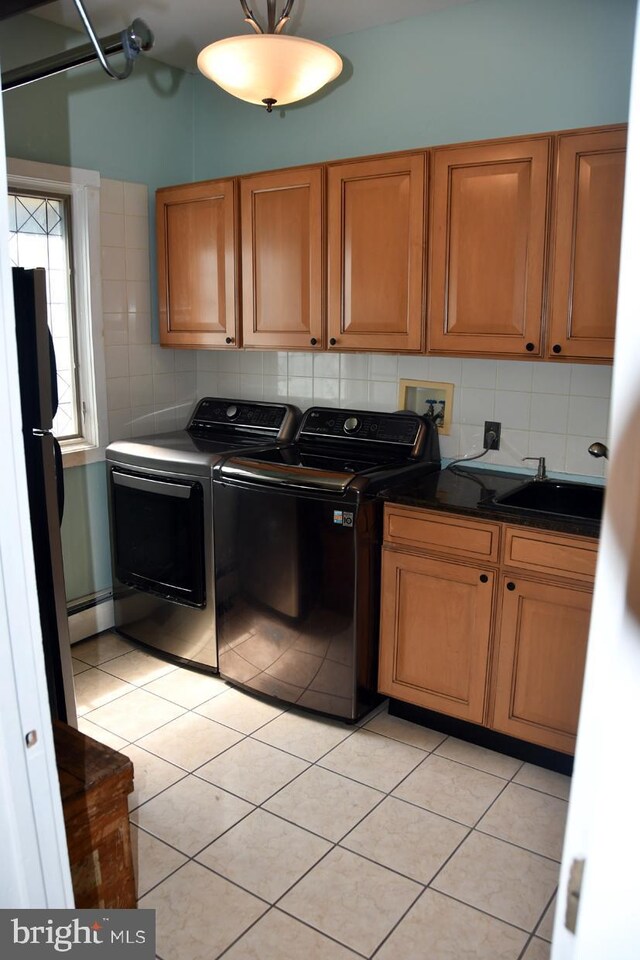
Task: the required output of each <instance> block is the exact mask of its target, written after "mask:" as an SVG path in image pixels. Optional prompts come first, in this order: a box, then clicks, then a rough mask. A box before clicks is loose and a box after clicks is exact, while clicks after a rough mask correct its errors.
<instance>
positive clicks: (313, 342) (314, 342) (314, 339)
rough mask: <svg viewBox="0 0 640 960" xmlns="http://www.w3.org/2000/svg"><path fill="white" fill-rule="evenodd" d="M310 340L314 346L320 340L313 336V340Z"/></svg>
mask: <svg viewBox="0 0 640 960" xmlns="http://www.w3.org/2000/svg"><path fill="white" fill-rule="evenodd" d="M310 342H311V346H312V347H315V345H316V343H317V342H318V341H317V340H316V338H315V337H311V341H310Z"/></svg>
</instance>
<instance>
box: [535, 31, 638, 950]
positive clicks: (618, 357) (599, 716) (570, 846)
mask: <svg viewBox="0 0 640 960" xmlns="http://www.w3.org/2000/svg"><path fill="white" fill-rule="evenodd" d="M612 66H613V68H614V69H615V65H612ZM639 265H640V14H639V16H638V20H637V22H636V37H635V53H634V61H633V72H632V82H631V107H630V119H629V139H628V153H627V166H626V182H625V196H624V216H623V228H622V251H621V264H620V285H619V293H618V317H617V327H616V347H615V360H614V366H613V388H612V398H611V399H612V402H611V426H610V431H609V432H610V439H611V442H610V449H611V463H610V470H609V479H608V482H607V495H606V502H605V515H604V522H603V526H602V536H601V540H600V548H599V556H598V568H597V572H596V582H595V591H594V603H593V613H592V617H591V627H590V632H589V647H588V652H587V666H586V672H585V683H584V692H583V697H582V707H581V713H580V725H579V728H578V740H577V750H576V762H575V772H574V777H573V784H572V789H571V798H570V803H569V818H568V823H567V832H566V836H565V845H564V852H563V859H562V870H561V877H560V891H559V894H558V908H557V911H556V920H555V928H554V943H553V948H552V955H551V956H552V960H637V958H638V957H639V956H640V905H639V903H638V891H639V889H640V885H639V882H638V863H639V861H640V833H639V831H638V822H637V821H638V809H639V800H640V749H639V746H638V737H639V735H640V269H639ZM594 439H600V438H596V437H594ZM580 858H584V859H585V861H586V863H585V871H584V879H583V882H582V888H581V893H580V905H579V910H578V922H577V929H576V933H575V935H574V934H572V933H570V932H569V931H568V930H567V929H566V927H565V925H564V915H565V907H566V899H567V878H568V875H569V870H570V867H571V863H572V862H573V861H574V859H580Z"/></svg>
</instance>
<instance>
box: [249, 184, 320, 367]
mask: <svg viewBox="0 0 640 960" xmlns="http://www.w3.org/2000/svg"><path fill="white" fill-rule="evenodd" d="M322 183H323V171H322V167H320V166H316V167H301V168H298V169H293V170H277V171H274V172H273V173H263V174H259V175H257V176H252V177H243V178H242V180H241V181H240V210H241V231H242V232H241V236H242V310H243V315H242V327H243V342H244V345H245V346H247V347H272V348H273V347H275V348H279V349H284V350H288V349H291V348H299V349H304V350H310V349H313V348H314V347H315V348H320V347H321V346H323V322H322V319H323V303H324V296H323V294H324V289H323V288H324V254H323V215H322V210H323V207H322V201H323V196H322Z"/></svg>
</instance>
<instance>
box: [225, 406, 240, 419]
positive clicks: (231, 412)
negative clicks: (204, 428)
mask: <svg viewBox="0 0 640 960" xmlns="http://www.w3.org/2000/svg"><path fill="white" fill-rule="evenodd" d="M226 413H227V418H228V419H229V420H233V418H234V417H237V416H238V408H237V406H236V405H235V403H232V404H231V405H230V406H228V407H227V411H226Z"/></svg>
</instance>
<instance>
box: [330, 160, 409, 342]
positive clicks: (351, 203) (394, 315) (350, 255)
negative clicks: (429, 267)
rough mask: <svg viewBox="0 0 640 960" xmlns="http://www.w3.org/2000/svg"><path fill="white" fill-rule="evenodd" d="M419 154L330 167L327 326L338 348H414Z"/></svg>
mask: <svg viewBox="0 0 640 960" xmlns="http://www.w3.org/2000/svg"><path fill="white" fill-rule="evenodd" d="M424 189H425V155H424V154H409V155H407V156H404V157H390V158H381V159H377V160H362V161H355V162H353V163H345V164H335V165H332V166H330V167H329V170H328V198H329V199H328V256H329V296H328V332H329V337H330V338H332V339H333V340H335V341H336V343H335V344H331V346H335V347H336V349H338V350H341V349H342V350H343V349H362V350H399V351H401V350H413V351H417V350H420V349H421V347H422V342H423V336H422V317H423V303H422V289H423V261H424Z"/></svg>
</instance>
